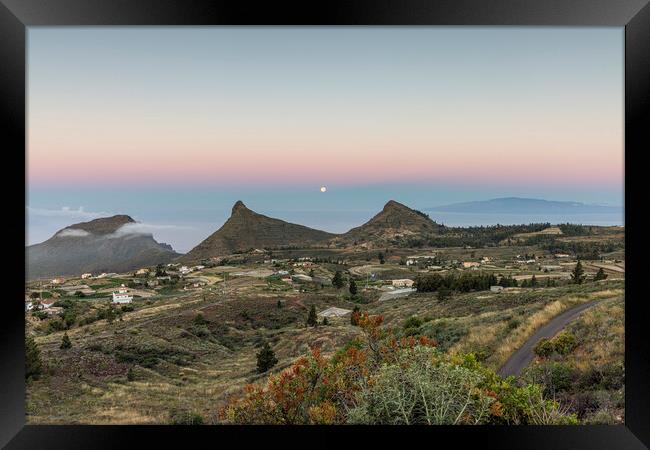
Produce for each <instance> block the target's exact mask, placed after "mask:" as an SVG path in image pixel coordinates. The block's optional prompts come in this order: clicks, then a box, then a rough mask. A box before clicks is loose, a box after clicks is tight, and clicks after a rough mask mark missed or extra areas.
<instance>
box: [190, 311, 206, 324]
mask: <svg viewBox="0 0 650 450" xmlns="http://www.w3.org/2000/svg"><path fill="white" fill-rule="evenodd" d="M192 322H193V323H194V325H205V324H207V323H208V321H207V320H205V317H204V316H203V314H201V313H198V314H197V315H196V316H195V317H194V320H193V321H192Z"/></svg>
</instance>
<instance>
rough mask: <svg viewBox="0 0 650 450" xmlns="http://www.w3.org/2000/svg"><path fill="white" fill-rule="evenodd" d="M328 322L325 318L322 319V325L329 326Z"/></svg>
mask: <svg viewBox="0 0 650 450" xmlns="http://www.w3.org/2000/svg"><path fill="white" fill-rule="evenodd" d="M329 324H330V322H329V320H327V317H323V325H329Z"/></svg>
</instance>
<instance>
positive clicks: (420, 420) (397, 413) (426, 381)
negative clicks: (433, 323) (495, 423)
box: [349, 346, 496, 425]
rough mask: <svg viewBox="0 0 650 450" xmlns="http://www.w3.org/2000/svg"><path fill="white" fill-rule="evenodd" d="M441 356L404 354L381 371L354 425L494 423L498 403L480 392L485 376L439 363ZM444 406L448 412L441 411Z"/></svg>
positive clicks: (355, 412)
mask: <svg viewBox="0 0 650 450" xmlns="http://www.w3.org/2000/svg"><path fill="white" fill-rule="evenodd" d="M437 353H438V352H437V351H436V350H435V349H434V348H431V347H423V346H417V347H414V348H413V349H412V350H406V349H404V350H401V351H400V352H398V354H397V361H396V364H391V365H382V366H381V368H380V369H379V372H378V373H377V374H376V375H375V376H374V377H373V383H372V385H371V386H370V387H369V388H368V389H367V390H365V391H364V392H363V394H362V395H361V399H360V402H359V405H358V406H357V407H355V408H353V409H352V410H351V411H350V417H349V421H350V422H351V423H361V424H390V425H401V424H404V425H416V424H424V425H456V424H473V425H475V424H480V423H485V422H487V421H488V420H489V415H490V406H491V405H492V403H494V402H495V401H496V400H495V398H494V397H492V396H490V395H487V393H486V392H485V391H483V390H481V389H480V388H479V387H480V385H481V384H482V383H483V381H484V379H483V376H482V374H481V373H480V372H477V371H473V370H471V369H469V368H465V367H462V366H459V365H456V364H453V363H451V362H441V361H437V359H438V356H439V355H438V354H437ZM442 405H444V407H443V406H442Z"/></svg>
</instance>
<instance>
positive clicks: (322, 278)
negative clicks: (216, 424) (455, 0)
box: [25, 247, 625, 317]
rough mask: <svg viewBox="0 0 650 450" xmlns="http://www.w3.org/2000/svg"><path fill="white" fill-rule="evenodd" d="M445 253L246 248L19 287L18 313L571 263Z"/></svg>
mask: <svg viewBox="0 0 650 450" xmlns="http://www.w3.org/2000/svg"><path fill="white" fill-rule="evenodd" d="M445 250H446V251H445V252H444V253H450V249H445ZM451 250H452V251H453V250H456V253H459V255H458V256H460V257H462V256H464V257H465V258H463V259H450V260H442V259H441V253H442V252H431V253H427V254H414V255H408V254H407V255H400V254H399V253H400V252H398V251H396V252H395V253H397V254H394V255H392V256H391V257H389V260H388V261H385V260H383V258H385V256H383V254H382V255H379V256H378V259H381V260H382V261H380V263H379V264H368V261H367V260H368V259H369V258H367V257H366V258H365V259H366V260H364V259H363V258H361V257H359V256H358V255H357V258H356V259H355V256H354V255H343V256H344V257H337V258H336V259H332V257H331V256H330V257H327V258H326V259H323V258H322V257H308V256H307V257H305V256H301V257H295V258H278V257H270V255H273V252H268V251H264V250H260V249H253V250H251V251H250V252H249V253H248V254H246V255H241V254H239V255H231V256H230V257H228V258H223V257H221V258H211V259H210V260H207V261H204V263H203V264H199V265H194V266H187V265H181V264H180V263H168V264H166V265H159V266H156V267H144V268H140V269H138V270H136V271H134V272H132V273H122V274H117V273H99V274H92V273H83V274H79V276H78V277H74V276H71V277H57V278H53V279H50V280H34V281H31V282H29V283H27V284H26V292H25V311H26V312H30V311H43V312H45V313H46V314H48V315H49V316H55V315H57V314H60V313H61V312H62V308H61V307H57V306H56V302H57V300H58V299H60V298H71V299H76V300H79V301H95V302H103V303H112V304H128V303H132V302H133V301H134V299H136V301H141V300H146V299H152V300H155V299H156V298H158V297H161V298H162V297H165V296H169V294H170V293H171V292H187V291H207V292H224V291H225V289H226V287H227V284H228V280H231V282H234V284H235V285H236V286H245V285H246V280H256V281H257V282H259V280H265V281H266V282H267V283H268V286H272V287H273V289H274V290H276V291H280V292H284V293H287V292H294V293H300V292H308V290H309V289H316V290H317V289H319V288H320V289H323V288H325V287H326V286H327V287H331V286H332V277H333V276H334V275H335V273H336V271H337V269H338V268H339V267H340V269H341V271H342V272H344V273H345V274H346V276H347V277H350V278H355V279H357V280H358V281H357V283H358V285H359V286H360V287H361V288H362V289H363V290H364V291H366V292H368V293H369V292H375V293H377V295H378V300H380V301H383V300H388V299H391V298H398V297H405V296H408V295H409V294H410V293H412V292H415V291H416V289H415V288H414V287H413V285H414V283H415V279H416V277H417V276H418V275H422V274H429V273H438V274H445V273H448V272H450V271H453V272H456V273H462V272H465V271H469V272H481V273H492V274H495V275H496V276H497V277H498V278H505V277H511V278H512V279H514V280H517V281H518V282H520V283H525V282H526V281H527V280H531V279H533V277H535V280H536V281H537V282H539V283H544V282H546V280H548V279H551V280H554V281H556V282H563V281H564V282H567V281H568V280H569V279H570V273H571V270H572V269H573V268H574V267H575V265H576V264H577V260H576V258H575V257H572V256H571V255H569V254H565V253H556V254H543V253H542V254H540V253H538V254H537V255H534V254H530V255H529V254H527V253H525V254H516V255H511V256H509V257H508V256H505V257H503V256H502V257H499V256H498V255H497V256H495V255H493V256H486V255H481V254H480V252H477V251H476V250H474V249H472V248H471V247H469V248H468V247H464V248H462V249H460V248H459V249H451ZM277 253H278V252H275V254H276V255H277ZM401 253H403V252H401ZM492 253H494V252H492ZM477 255H479V256H477ZM225 263H227V264H225ZM585 267H586V268H587V271H588V273H590V274H591V276H593V274H594V273H595V272H597V271H598V270H599V269H603V270H605V271H606V273H608V274H610V275H612V276H613V277H617V276H621V277H622V276H623V274H624V272H625V265H624V261H623V260H622V259H605V258H601V259H600V260H598V261H588V262H585ZM503 289H508V287H506V286H502V285H498V284H495V285H494V286H490V290H491V291H492V292H495V293H496V292H500V291H501V290H503ZM332 308H333V309H332ZM332 308H328V309H325V310H323V311H321V312H319V317H331V316H332V314H336V315H338V316H342V315H347V314H350V313H351V312H352V311H351V310H343V309H341V308H335V307H332Z"/></svg>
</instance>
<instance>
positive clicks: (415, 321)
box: [404, 316, 422, 330]
mask: <svg viewBox="0 0 650 450" xmlns="http://www.w3.org/2000/svg"><path fill="white" fill-rule="evenodd" d="M421 325H422V320H421V319H419V318H418V317H417V316H411V317H409V318H408V319H406V321H405V322H404V329H405V330H406V329H407V328H419V327H420V326H421Z"/></svg>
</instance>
